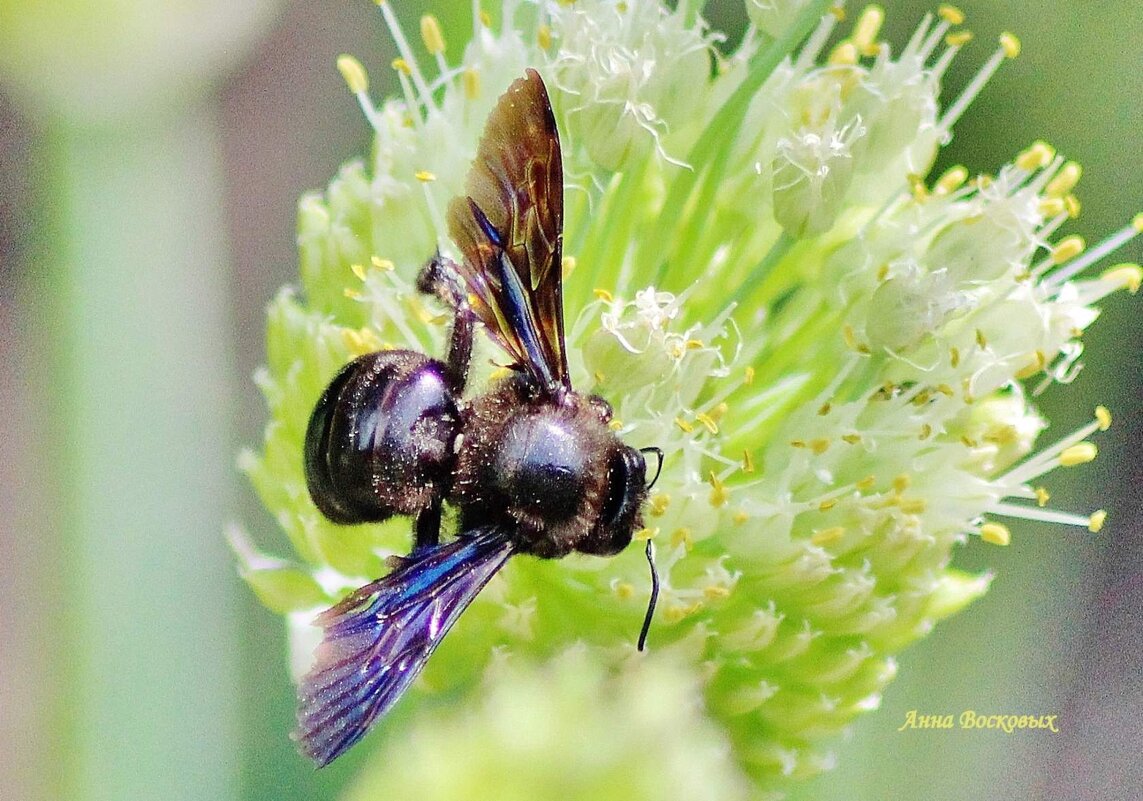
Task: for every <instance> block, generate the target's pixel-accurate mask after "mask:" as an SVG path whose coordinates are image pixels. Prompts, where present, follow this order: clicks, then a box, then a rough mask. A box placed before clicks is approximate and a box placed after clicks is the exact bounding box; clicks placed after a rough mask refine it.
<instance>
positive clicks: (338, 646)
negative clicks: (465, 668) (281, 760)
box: [292, 527, 515, 767]
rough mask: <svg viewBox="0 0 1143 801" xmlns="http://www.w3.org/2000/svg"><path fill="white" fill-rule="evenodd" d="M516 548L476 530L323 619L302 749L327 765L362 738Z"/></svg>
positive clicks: (302, 711)
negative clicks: (322, 631)
mask: <svg viewBox="0 0 1143 801" xmlns="http://www.w3.org/2000/svg"><path fill="white" fill-rule="evenodd" d="M514 550H515V548H514V546H513V545H512V542H511V540H509V539H508V536H507V534H506V533H505V532H504V530H503V529H500V528H495V527H489V528H483V529H477V530H475V531H472V532H469V533H466V534H462V535H461V536H460V537H458V538H457V539H455V540H453V541H452V542H450V543H447V544H445V545H439V546H436V547H434V548H431V549H429V550H428V551H426V552H424V553H421V554H417V555H415V556H412V557H409V558H408V559H404V560H402V562H401V564H400V566H399V567H397V568H396V569H395V570H394V571H393V572H392V573H390V574H389V575H387V576H385V577H384V578H381V579H378V580H377V581H374V582H373V583H371V584H366V585H365V586H364V587H362V588H361V589H359V590H357V591H355V592H353V593H352V594H350V595H349V596H348V597H347V598H345V600H343V601H342V602H341V603H339V604H337V606H334V607H332V608H331V609H328V610H327V611H325V612H323V613H322V614H321V615H319V616H318V618H317V623H318V625H320V626H321V627H322V628H323V629H325V635H324V638H323V639H322V642H321V645H319V646H318V649H317V654H316V658H315V660H314V666H313V668H312V669H311V670H310V672H309V673H308V674H306V676H305V678H303V679H302V682H301V684H300V685H299V686H298V727H297V729H296V730H295V731H294V733H293V735H292V737H293V739H294V740H295V741H297V743H298V749H299V750H300V751H301V752H302V753H303V754H305V755H306V756H308V757H309V758H310V759H312V760H313V761H314V762H316V763H317V765H318V767H321V766H323V765H326V764H328V763H329V762H331V761H332V760H334V759H336V758H337V757H338V756H340V755H341V754H343V753H345V751H346V750H347V749H348V748H349V747H350V746H352V745H353V744H354V743H356V742H357V741H358V740H360V739H361V737H362V736H363V735H364V734H365V732H367V731H368V730H369V728H370V727H371V726H372V725H373V724H374V723H375V722H376V721H377V719H378V718H380V717H381V716H382V715H384V714H385V713H386V712H387V711H388V710H389V709H390V707H392V706H393V704H395V703H396V702H397V699H398V698H400V697H401V694H402V693H404V692H405V690H406V689H408V687H409V685H410V684H412V683H413V680H414V679H415V678H416V677H417V676H418V675H419V674H420V672H421V670H422V668H424V666H425V662H426V661H427V660H428V658H429V656H430V655H431V654H432V653H433V651H434V650H436V647H437V645H439V644H440V641H441V639H443V638H444V636H445V634H447V633H448V630H449V629H450V628H451V627H452V624H453V623H455V622H456V620H457V618H458V617H460V614H461V612H463V611H464V610H465V609H466V608H467V607H468V605H469V604H470V603H472V600H473V599H474V598H475V597H476V595H477V593H479V592H480V590H481V589H482V588H483V587H484V585H485V584H487V583H488V580H489V579H491V578H492V576H493V575H494V574H495V573H496V571H497V570H499V569H500V568H501V567H502V566H503V565H504V562H505V561H507V559H508V557H509V556H511V555H512V554H513V552H514Z"/></svg>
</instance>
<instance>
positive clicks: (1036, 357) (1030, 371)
mask: <svg viewBox="0 0 1143 801" xmlns="http://www.w3.org/2000/svg"><path fill="white" fill-rule="evenodd" d="M1047 363H1048V359H1047V357H1046V356H1045V355H1044V351H1042V350H1038V351H1036V352H1035V353H1033V354H1032V361H1031V362H1029V363H1028V364H1026V365H1024V366H1023V367H1021V368H1020V369H1019V370H1017V371H1016V377H1017V378H1031V377H1032V376H1034V375H1036V373H1038V372H1040V371H1041V370H1043V369H1044V367H1045V365H1047Z"/></svg>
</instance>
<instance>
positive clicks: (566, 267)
mask: <svg viewBox="0 0 1143 801" xmlns="http://www.w3.org/2000/svg"><path fill="white" fill-rule="evenodd" d="M575 265H576V260H575V256H564V257H563V259H562V260H561V261H560V274H561V275H563V277H564V278H567V277H568V276H569V275H571V274H572V273H573V272H575Z"/></svg>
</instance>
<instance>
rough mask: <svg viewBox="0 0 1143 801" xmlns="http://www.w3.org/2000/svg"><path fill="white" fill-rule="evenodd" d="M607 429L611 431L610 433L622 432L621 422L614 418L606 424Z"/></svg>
mask: <svg viewBox="0 0 1143 801" xmlns="http://www.w3.org/2000/svg"><path fill="white" fill-rule="evenodd" d="M607 427H608V428H609V429H611V430H612V431H622V430H623V421H622V420H620V419H619V418H618V417H616V418H615V419H613V420H612V421H611V422H610V423H608V424H607Z"/></svg>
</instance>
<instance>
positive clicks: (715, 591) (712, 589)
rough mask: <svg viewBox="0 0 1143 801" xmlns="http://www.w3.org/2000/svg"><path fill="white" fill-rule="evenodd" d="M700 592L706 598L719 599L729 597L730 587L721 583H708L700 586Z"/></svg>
mask: <svg viewBox="0 0 1143 801" xmlns="http://www.w3.org/2000/svg"><path fill="white" fill-rule="evenodd" d="M702 594H703V596H704V597H705V598H706V599H707V600H710V601H721V600H722V599H723V598H728V597H730V588H729V587H724V586H722V585H721V584H709V585H707V586H706V587H703V588H702Z"/></svg>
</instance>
